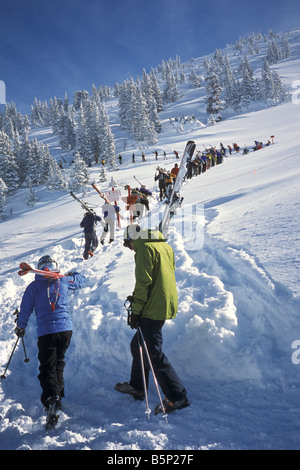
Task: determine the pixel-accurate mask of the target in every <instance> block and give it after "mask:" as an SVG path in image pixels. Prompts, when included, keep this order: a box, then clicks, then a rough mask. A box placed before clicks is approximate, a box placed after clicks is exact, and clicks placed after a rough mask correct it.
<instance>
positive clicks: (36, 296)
mask: <svg viewBox="0 0 300 470" xmlns="http://www.w3.org/2000/svg"><path fill="white" fill-rule="evenodd" d="M37 269H42V270H45V271H47V270H49V271H55V272H58V273H59V267H58V264H57V262H56V261H55V260H53V259H52V258H51V257H50V256H49V255H46V256H42V258H40V259H39V261H38V263H37ZM84 282H85V277H84V276H83V274H79V273H77V272H73V273H68V274H66V276H65V277H62V278H59V279H51V278H47V277H45V276H44V275H43V274H36V276H35V280H34V281H33V282H31V283H30V284H29V285H28V286H27V288H26V289H25V292H24V294H23V298H22V301H21V306H20V313H19V315H18V319H17V326H16V328H15V333H16V335H17V336H18V337H22V336H24V335H25V328H26V327H27V323H28V320H29V317H30V315H31V314H32V312H33V310H35V314H36V322H37V335H38V351H39V353H38V359H39V362H40V367H39V371H40V373H39V375H38V379H39V382H40V385H41V388H42V395H41V402H42V404H43V405H44V407H45V409H46V410H47V409H48V408H49V407H50V405H52V404H53V403H56V404H57V406H58V407H60V408H58V409H61V398H63V397H64V396H65V395H64V377H63V374H64V367H65V362H64V358H65V353H66V351H67V349H68V347H69V344H70V341H71V336H72V319H71V317H70V315H69V312H68V290H76V289H78V288H80V287H81V286H82V285H83V284H84Z"/></svg>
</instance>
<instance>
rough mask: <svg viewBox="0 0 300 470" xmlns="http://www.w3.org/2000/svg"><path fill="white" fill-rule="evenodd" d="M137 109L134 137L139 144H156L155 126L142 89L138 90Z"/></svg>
mask: <svg viewBox="0 0 300 470" xmlns="http://www.w3.org/2000/svg"><path fill="white" fill-rule="evenodd" d="M136 98H137V100H136V104H137V106H136V109H135V113H134V121H133V123H132V124H133V127H132V128H133V136H134V138H135V139H136V140H137V141H138V142H146V143H147V144H149V145H152V144H155V143H156V141H157V140H156V132H155V128H154V125H153V124H152V122H151V121H150V119H149V114H148V110H147V104H146V101H145V99H144V97H143V94H142V93H141V91H140V89H139V88H137V90H136Z"/></svg>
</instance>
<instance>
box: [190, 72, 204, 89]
mask: <svg viewBox="0 0 300 470" xmlns="http://www.w3.org/2000/svg"><path fill="white" fill-rule="evenodd" d="M189 82H190V83H191V84H192V85H193V87H194V88H201V81H200V78H199V77H198V75H197V74H196V72H195V70H194V69H193V68H192V69H191V70H190V74H189Z"/></svg>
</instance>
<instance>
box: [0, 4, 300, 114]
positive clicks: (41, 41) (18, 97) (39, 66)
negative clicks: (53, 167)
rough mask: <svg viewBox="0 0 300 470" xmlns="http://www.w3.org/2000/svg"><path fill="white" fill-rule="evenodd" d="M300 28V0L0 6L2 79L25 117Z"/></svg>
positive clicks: (0, 69) (0, 64) (7, 95)
mask: <svg viewBox="0 0 300 470" xmlns="http://www.w3.org/2000/svg"><path fill="white" fill-rule="evenodd" d="M297 26H300V2H299V0H285V1H283V0H281V1H278V0H247V1H246V0H205V1H203V0H149V1H147V0H0V80H2V81H4V82H5V84H6V101H7V102H11V101H14V102H15V103H16V105H17V108H18V110H19V111H20V112H22V113H28V112H30V105H31V104H32V103H33V100H34V98H35V97H37V98H38V99H39V100H42V101H43V100H47V101H49V99H50V98H51V97H52V98H53V97H54V96H56V97H58V98H64V95H65V92H67V94H68V96H69V98H70V100H72V98H73V94H74V92H75V91H76V90H82V89H85V90H87V91H90V90H91V86H92V85H93V84H95V85H96V86H100V85H113V84H114V83H116V82H119V83H122V82H123V81H124V80H125V79H127V78H129V77H130V76H133V77H134V78H136V77H137V76H138V75H141V73H142V70H143V68H145V69H146V71H150V68H151V67H152V66H153V67H155V66H157V65H159V64H160V63H161V61H162V60H168V59H169V57H175V56H176V54H178V55H179V56H180V57H181V60H182V61H183V62H184V61H186V60H189V59H190V58H191V57H199V56H202V55H205V54H209V53H210V52H214V50H215V49H216V48H222V47H224V46H225V45H226V44H228V43H233V42H235V41H236V40H237V39H238V38H239V36H247V35H248V34H251V33H252V32H258V31H261V32H262V33H264V32H267V31H268V29H269V28H271V29H273V30H275V31H286V30H288V29H291V28H293V27H297ZM0 84H1V82H0Z"/></svg>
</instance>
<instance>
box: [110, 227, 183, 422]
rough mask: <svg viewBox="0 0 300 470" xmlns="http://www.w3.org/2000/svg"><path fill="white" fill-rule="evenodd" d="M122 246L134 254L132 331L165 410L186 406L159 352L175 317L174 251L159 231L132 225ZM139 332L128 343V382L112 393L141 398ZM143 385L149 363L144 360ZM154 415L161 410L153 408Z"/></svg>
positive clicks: (180, 388) (179, 385)
mask: <svg viewBox="0 0 300 470" xmlns="http://www.w3.org/2000/svg"><path fill="white" fill-rule="evenodd" d="M124 246H125V247H128V248H130V249H131V250H134V251H135V278H136V280H135V288H134V294H133V301H132V315H131V321H130V326H131V328H133V329H134V328H140V329H141V331H142V333H143V336H144V338H145V341H146V344H147V348H148V351H149V354H150V357H151V361H152V365H153V369H154V372H155V375H156V379H157V381H158V383H159V385H160V387H161V389H162V392H163V393H164V394H165V395H166V398H165V399H164V401H163V404H164V407H165V411H166V412H167V413H170V412H171V411H175V410H176V409H181V408H185V407H187V406H189V402H188V398H187V396H186V390H185V388H184V386H183V385H182V383H181V381H180V379H179V377H178V376H177V374H176V372H175V370H174V368H173V366H172V365H171V364H170V362H169V360H168V358H167V357H166V355H165V354H164V353H163V351H162V343H163V337H162V327H163V325H164V323H165V320H169V319H171V318H175V316H176V314H177V308H178V297H177V288H176V280H175V261H174V252H173V250H172V248H171V246H170V245H168V244H167V243H166V241H165V239H164V237H163V235H162V234H161V233H160V232H159V231H152V230H141V228H140V227H139V226H138V225H136V224H132V225H129V226H128V227H127V228H126V230H125V232H124ZM138 343H139V341H138V332H137V333H136V334H135V335H134V337H133V339H132V341H131V353H132V358H133V360H132V367H131V378H130V381H129V382H124V383H118V384H117V385H116V387H115V390H117V391H118V392H121V393H127V394H129V395H132V396H133V397H134V398H136V399H143V397H144V396H145V395H144V388H143V376H142V370H141V363H140V356H139V344H138ZM144 366H145V376H146V384H147V385H148V380H149V364H148V361H147V358H146V357H145V358H144ZM156 409H157V412H160V411H163V410H162V409H160V408H159V406H158V407H157V408H156Z"/></svg>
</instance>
